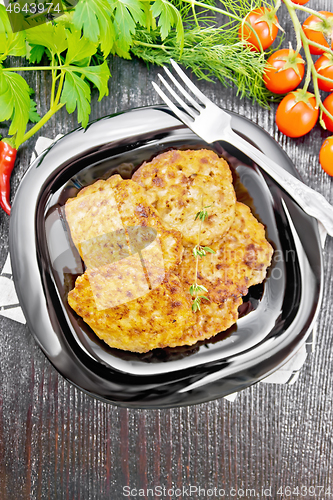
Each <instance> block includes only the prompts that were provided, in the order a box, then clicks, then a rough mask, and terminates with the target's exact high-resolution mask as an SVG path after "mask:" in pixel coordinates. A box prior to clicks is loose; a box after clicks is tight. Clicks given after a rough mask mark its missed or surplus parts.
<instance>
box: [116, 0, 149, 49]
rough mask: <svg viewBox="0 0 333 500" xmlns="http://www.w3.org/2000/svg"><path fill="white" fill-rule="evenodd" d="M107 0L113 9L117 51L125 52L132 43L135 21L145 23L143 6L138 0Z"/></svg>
mask: <svg viewBox="0 0 333 500" xmlns="http://www.w3.org/2000/svg"><path fill="white" fill-rule="evenodd" d="M109 2H110V4H111V5H112V7H113V9H114V25H115V31H116V41H117V43H116V46H117V51H119V50H121V52H122V53H123V52H125V53H126V52H128V50H129V49H130V47H131V45H132V41H133V39H132V35H134V33H135V28H136V23H140V24H141V25H143V26H144V25H145V18H146V16H145V12H144V7H143V4H142V3H141V2H140V1H138V0H117V1H115V0H109ZM121 55H123V54H121Z"/></svg>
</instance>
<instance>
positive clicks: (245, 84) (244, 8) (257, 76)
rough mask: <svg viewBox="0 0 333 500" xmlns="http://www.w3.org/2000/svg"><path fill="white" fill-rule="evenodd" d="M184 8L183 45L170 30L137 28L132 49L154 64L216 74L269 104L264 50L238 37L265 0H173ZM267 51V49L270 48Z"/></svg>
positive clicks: (202, 75) (210, 76)
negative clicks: (176, 64)
mask: <svg viewBox="0 0 333 500" xmlns="http://www.w3.org/2000/svg"><path fill="white" fill-rule="evenodd" d="M173 3H174V4H175V5H177V7H178V8H179V9H181V12H182V20H183V24H184V27H185V30H184V40H183V44H182V46H180V45H179V42H178V39H177V33H176V32H175V30H171V31H170V32H169V34H168V36H167V37H165V38H164V39H163V40H162V38H161V36H160V32H159V29H158V28H157V29H155V30H154V29H145V28H144V27H139V28H138V29H137V30H136V33H135V36H134V40H133V46H132V48H131V52H132V53H133V54H134V55H135V56H137V57H140V58H141V59H143V60H144V61H146V62H147V63H152V64H156V65H160V66H163V65H166V64H169V62H170V58H172V59H174V60H175V61H177V62H179V63H180V64H182V65H183V66H185V67H186V68H188V69H191V70H192V71H193V73H194V74H195V75H196V76H197V77H198V78H199V79H203V80H206V81H213V80H214V79H216V78H217V79H218V80H220V81H221V82H222V84H223V85H225V86H229V87H230V86H236V88H237V95H239V96H240V97H249V98H252V99H253V100H255V101H257V102H258V103H259V104H260V105H262V106H265V107H267V106H268V105H269V102H271V100H272V94H271V92H269V91H268V90H267V89H266V87H265V85H264V84H263V73H264V69H265V65H266V59H265V54H264V53H261V52H254V51H252V50H251V49H250V48H249V47H248V46H246V45H244V43H243V42H241V41H240V40H239V37H238V29H239V23H240V22H241V21H242V19H244V17H245V16H246V14H248V12H249V11H250V10H251V9H254V8H257V7H260V6H261V5H262V1H261V0H242V2H235V1H234V0H222V1H221V2H219V6H220V7H215V4H214V3H213V2H197V1H195V0H191V2H190V4H191V7H193V8H190V9H189V8H188V3H189V0H183V1H178V2H175V1H173ZM266 55H267V54H266Z"/></svg>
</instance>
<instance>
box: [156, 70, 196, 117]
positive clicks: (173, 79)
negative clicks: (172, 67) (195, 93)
mask: <svg viewBox="0 0 333 500" xmlns="http://www.w3.org/2000/svg"><path fill="white" fill-rule="evenodd" d="M163 69H164V71H165V72H166V74H167V75H168V77H169V78H170V80H171V81H172V82H173V84H174V85H175V87H177V89H178V90H179V91H180V92H181V93H182V94H183V95H184V96H185V97H186V99H187V100H188V101H189V102H190V103H191V104H192V106H193V107H194V108H195V109H196V110H197V111H199V113H201V111H202V110H203V108H202V107H201V106H200V104H198V103H197V101H195V100H194V99H193V97H192V96H190V94H189V93H188V92H186V90H185V89H184V87H182V85H181V84H180V83H179V82H178V80H176V78H175V77H174V76H173V74H172V73H171V71H169V70H168V68H167V67H166V66H163Z"/></svg>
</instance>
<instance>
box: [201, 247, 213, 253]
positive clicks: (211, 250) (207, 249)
mask: <svg viewBox="0 0 333 500" xmlns="http://www.w3.org/2000/svg"><path fill="white" fill-rule="evenodd" d="M203 249H204V250H205V251H206V252H208V253H216V252H215V250H213V249H212V248H209V247H203Z"/></svg>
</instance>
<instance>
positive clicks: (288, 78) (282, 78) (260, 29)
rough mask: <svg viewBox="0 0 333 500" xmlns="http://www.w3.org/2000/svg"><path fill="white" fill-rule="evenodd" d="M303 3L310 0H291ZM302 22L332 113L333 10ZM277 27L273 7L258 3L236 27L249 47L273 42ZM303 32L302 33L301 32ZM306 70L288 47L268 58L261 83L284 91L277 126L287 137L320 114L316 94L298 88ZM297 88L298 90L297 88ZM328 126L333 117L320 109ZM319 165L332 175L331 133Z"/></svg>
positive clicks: (311, 124)
mask: <svg viewBox="0 0 333 500" xmlns="http://www.w3.org/2000/svg"><path fill="white" fill-rule="evenodd" d="M292 1H293V3H295V4H299V5H304V4H306V3H307V2H308V1H309V0H292ZM318 14H319V15H320V17H317V16H316V15H311V16H309V17H308V18H307V19H306V20H305V22H304V23H303V26H302V28H303V33H304V35H305V36H306V38H307V40H308V43H309V49H310V52H311V54H313V55H318V56H320V57H319V58H318V59H317V61H316V63H315V65H314V67H315V70H316V72H317V77H318V87H319V89H320V90H322V91H324V92H330V95H329V96H328V97H327V98H326V99H325V100H324V101H323V105H324V107H325V108H326V109H327V111H328V112H329V113H330V114H331V115H333V55H331V54H330V53H328V52H327V49H332V50H333V13H332V12H327V11H320V12H318ZM278 28H279V22H278V18H277V16H276V14H275V11H274V10H273V9H272V8H268V7H261V8H259V9H255V10H253V11H251V12H250V13H249V14H248V15H247V16H246V18H245V19H244V22H243V23H242V24H241V26H240V28H239V36H240V39H241V40H243V41H246V43H247V44H249V46H250V48H251V50H256V51H259V50H266V49H267V48H268V47H270V46H271V45H272V43H273V42H274V40H275V38H276V36H277V33H278ZM304 35H303V36H304ZM304 70H305V62H304V60H303V59H302V57H301V56H300V54H299V53H296V52H295V51H294V50H293V49H292V48H291V47H290V48H289V49H280V50H277V51H275V52H274V53H273V54H272V55H271V56H270V57H269V58H268V59H267V65H266V69H265V75H264V84H265V86H266V87H267V89H268V90H270V91H271V92H273V93H275V94H287V95H286V96H285V97H284V98H283V99H282V101H281V102H280V104H279V106H278V109H277V112H276V124H277V126H278V128H279V130H280V131H281V132H282V133H283V134H285V135H287V136H289V137H301V136H303V135H305V134H307V133H308V132H310V130H312V128H313V127H314V126H315V124H316V123H317V121H318V118H319V113H320V112H319V109H318V106H317V102H316V98H315V96H314V95H313V94H311V93H310V92H307V91H306V90H304V89H301V88H298V87H299V85H300V83H301V81H302V79H303V77H304ZM296 89H297V90H296ZM322 118H323V121H324V123H325V126H326V128H327V130H329V131H331V132H333V120H332V119H331V118H329V117H328V116H327V115H326V114H325V113H323V116H322ZM319 160H320V164H321V166H322V168H323V169H324V170H325V172H327V173H328V174H329V175H333V136H332V137H329V138H328V139H326V141H325V142H324V144H323V146H322V148H321V151H320V156H319Z"/></svg>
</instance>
